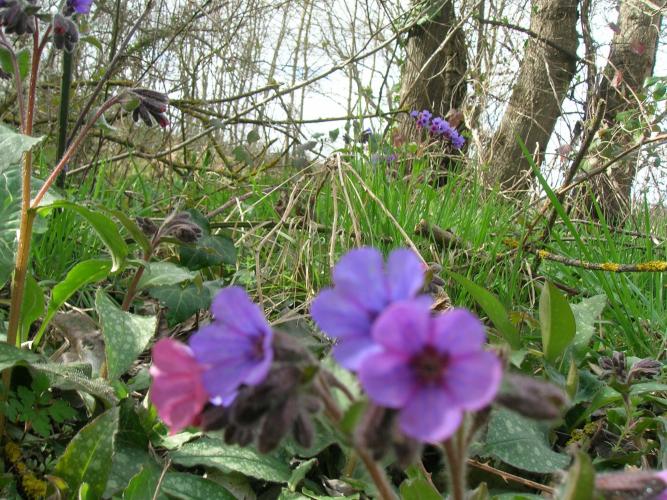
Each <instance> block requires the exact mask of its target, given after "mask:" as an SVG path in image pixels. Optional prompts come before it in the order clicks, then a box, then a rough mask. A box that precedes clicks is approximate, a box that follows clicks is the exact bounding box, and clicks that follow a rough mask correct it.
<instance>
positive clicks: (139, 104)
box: [126, 88, 169, 128]
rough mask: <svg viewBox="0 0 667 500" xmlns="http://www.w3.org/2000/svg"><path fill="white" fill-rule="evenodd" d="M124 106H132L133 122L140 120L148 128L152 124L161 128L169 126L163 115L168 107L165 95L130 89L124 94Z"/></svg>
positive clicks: (153, 91)
mask: <svg viewBox="0 0 667 500" xmlns="http://www.w3.org/2000/svg"><path fill="white" fill-rule="evenodd" d="M126 104H128V105H130V104H131V105H132V106H134V107H133V108H131V110H132V119H133V120H134V121H135V122H138V121H139V119H141V120H143V122H144V123H145V124H146V125H147V126H149V127H152V126H153V122H155V123H157V124H158V125H159V126H160V127H162V128H165V127H166V126H167V125H169V120H167V116H166V115H165V113H166V111H167V106H168V105H169V98H168V97H167V95H166V94H163V93H161V92H157V91H155V90H149V89H142V88H136V89H130V90H128V91H127V92H126ZM128 111H129V110H128Z"/></svg>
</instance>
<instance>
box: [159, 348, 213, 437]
mask: <svg viewBox="0 0 667 500" xmlns="http://www.w3.org/2000/svg"><path fill="white" fill-rule="evenodd" d="M150 374H151V376H152V377H153V384H152V386H151V396H150V397H151V401H152V402H153V404H154V405H155V407H156V408H157V412H158V415H159V416H160V418H161V419H162V420H163V421H164V423H165V424H167V426H168V427H169V432H170V434H176V433H177V432H179V431H180V430H182V429H184V428H185V427H188V426H189V425H197V424H198V422H199V415H200V413H201V411H202V409H203V408H204V405H205V404H206V403H207V402H208V400H209V396H208V393H207V392H206V389H204V385H203V384H202V379H201V376H202V367H201V366H200V365H199V364H198V363H197V361H196V360H195V358H194V357H193V356H192V351H191V350H190V348H189V347H188V346H186V345H185V344H182V343H180V342H177V341H175V340H172V339H162V340H160V341H159V342H157V343H156V344H155V345H154V346H153V365H152V366H151V368H150Z"/></svg>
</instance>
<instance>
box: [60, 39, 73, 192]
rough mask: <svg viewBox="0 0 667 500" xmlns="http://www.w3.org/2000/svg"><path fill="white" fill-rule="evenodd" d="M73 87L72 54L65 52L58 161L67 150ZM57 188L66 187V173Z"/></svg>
mask: <svg viewBox="0 0 667 500" xmlns="http://www.w3.org/2000/svg"><path fill="white" fill-rule="evenodd" d="M71 87H72V54H71V53H70V52H67V51H63V74H62V79H61V81H60V110H59V113H58V150H57V152H56V159H58V160H60V159H61V158H62V157H63V155H64V154H65V149H66V148H67V118H68V117H69V101H70V90H71ZM56 186H58V187H60V188H62V187H65V172H61V173H60V174H59V175H58V179H57V180H56Z"/></svg>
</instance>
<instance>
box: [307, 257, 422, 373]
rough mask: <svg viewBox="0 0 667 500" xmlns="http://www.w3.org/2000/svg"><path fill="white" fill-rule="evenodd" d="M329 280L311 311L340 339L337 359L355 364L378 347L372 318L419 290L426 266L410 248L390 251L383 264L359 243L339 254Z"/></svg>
mask: <svg viewBox="0 0 667 500" xmlns="http://www.w3.org/2000/svg"><path fill="white" fill-rule="evenodd" d="M333 282H334V287H333V288H329V289H326V290H323V291H322V292H320V293H319V295H318V296H317V297H315V299H314V300H313V303H312V305H311V308H310V312H311V315H312V317H313V319H314V320H315V323H317V326H319V328H320V329H321V330H322V331H323V332H325V333H326V334H327V335H329V336H330V337H333V338H335V339H337V340H338V343H337V344H336V345H335V346H334V350H333V355H334V357H335V358H336V360H337V361H338V362H339V363H340V364H341V365H342V366H344V367H345V368H348V369H349V370H357V369H358V367H359V365H360V363H361V362H362V361H363V359H364V357H366V356H367V355H369V354H370V353H371V352H373V351H375V350H377V345H376V343H375V341H374V340H373V338H372V337H371V327H372V326H373V322H374V321H375V319H376V318H377V317H378V316H379V315H380V313H381V312H382V311H383V310H384V309H385V308H386V307H387V306H388V305H389V304H391V303H392V302H395V301H399V300H406V299H411V298H413V297H415V296H416V295H417V292H418V291H419V289H420V288H421V287H422V285H423V283H424V268H423V266H422V263H421V261H420V260H419V259H418V258H417V255H415V253H414V252H412V251H411V250H408V249H398V250H394V251H393V252H391V254H389V258H388V259H387V264H386V266H385V265H384V262H383V259H382V254H380V252H379V251H378V250H376V249H374V248H359V249H356V250H352V251H350V252H348V253H347V254H345V255H344V256H343V257H342V258H341V259H340V261H339V262H338V264H337V265H336V267H335V268H334V270H333ZM424 299H427V297H424ZM424 302H426V300H425V301H424Z"/></svg>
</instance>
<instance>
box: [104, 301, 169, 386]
mask: <svg viewBox="0 0 667 500" xmlns="http://www.w3.org/2000/svg"><path fill="white" fill-rule="evenodd" d="M95 309H96V310H97V314H98V315H99V318H100V325H101V326H102V334H103V335H104V342H105V350H106V357H107V370H108V374H109V376H108V378H109V380H115V379H117V378H118V377H120V376H121V375H122V374H124V373H125V372H126V371H127V369H128V368H129V367H130V366H132V363H134V361H135V360H136V359H137V357H138V356H139V354H141V353H142V352H143V351H144V350H145V349H146V347H147V346H148V343H149V342H150V340H151V338H152V337H153V335H155V331H156V328H157V318H156V317H155V316H139V315H137V314H131V313H129V312H126V311H122V310H121V309H120V308H119V307H117V306H116V304H115V303H114V302H113V301H112V300H111V299H110V298H109V297H108V296H107V295H106V294H105V293H104V292H103V291H102V290H97V293H96V294H95Z"/></svg>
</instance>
